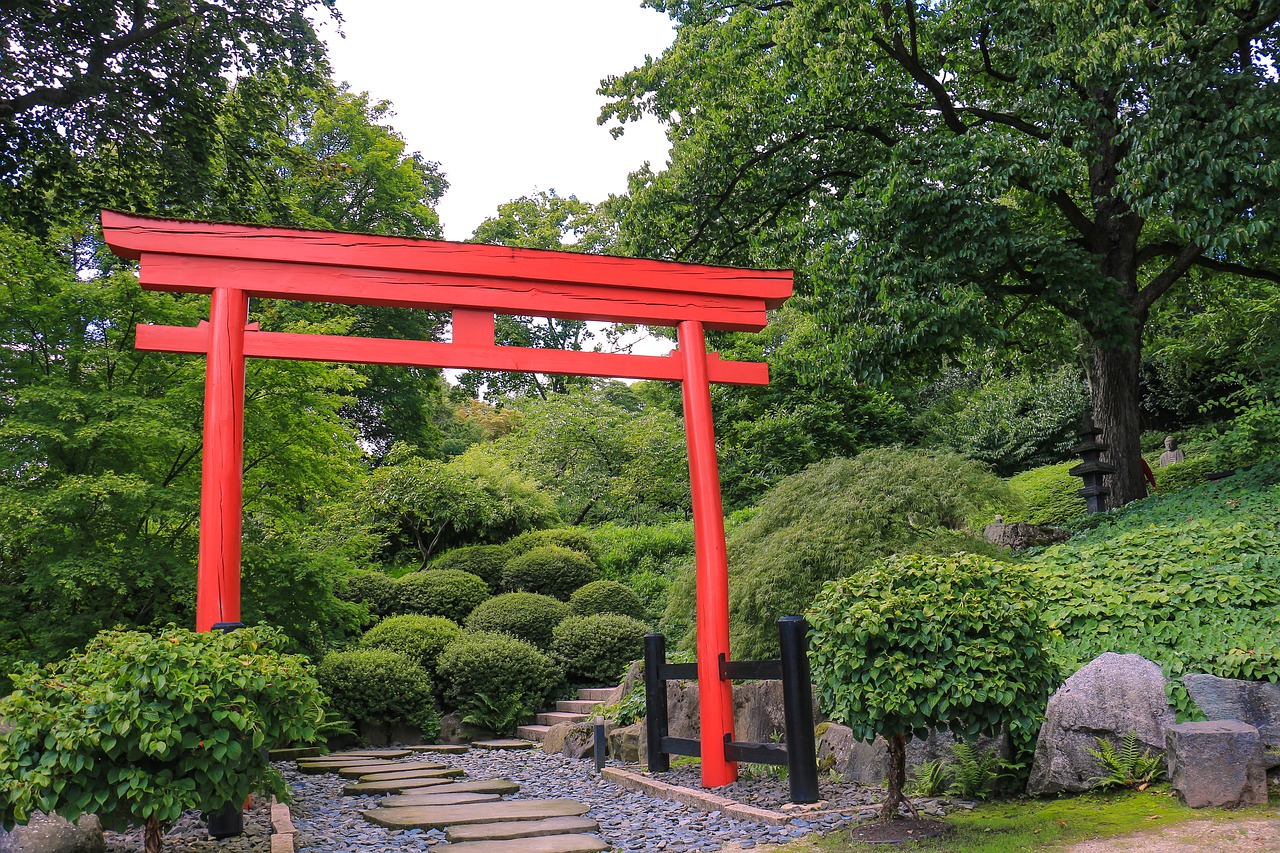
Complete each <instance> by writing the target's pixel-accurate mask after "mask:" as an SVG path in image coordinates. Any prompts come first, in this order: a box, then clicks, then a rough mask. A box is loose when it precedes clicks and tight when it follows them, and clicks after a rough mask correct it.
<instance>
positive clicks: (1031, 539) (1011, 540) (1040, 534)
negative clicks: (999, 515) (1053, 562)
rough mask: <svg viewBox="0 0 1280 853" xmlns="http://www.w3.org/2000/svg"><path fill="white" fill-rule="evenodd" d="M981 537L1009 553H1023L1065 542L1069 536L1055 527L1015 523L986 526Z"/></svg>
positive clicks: (997, 523) (998, 523)
mask: <svg viewBox="0 0 1280 853" xmlns="http://www.w3.org/2000/svg"><path fill="white" fill-rule="evenodd" d="M982 536H983V538H984V539H986V540H987V541H988V542H990V543H992V544H994V545H999V546H1001V547H1002V548H1008V549H1009V550H1010V551H1025V550H1027V549H1028V548H1035V547H1040V546H1044V545H1054V544H1056V543H1058V542H1066V541H1067V540H1068V539H1070V538H1071V534H1070V533H1068V532H1067V531H1065V530H1059V529H1058V528H1056V527H1038V526H1036V525H1034V524H1026V523H1024V522H1021V521H1015V522H1013V523H1012V524H1002V523H1000V522H996V523H995V524H988V525H987V526H986V527H985V528H983V530H982Z"/></svg>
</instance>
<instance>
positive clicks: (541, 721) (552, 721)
mask: <svg viewBox="0 0 1280 853" xmlns="http://www.w3.org/2000/svg"><path fill="white" fill-rule="evenodd" d="M586 718H587V715H586V714H562V713H561V712H559V711H543V712H542V713H541V714H539V715H538V718H537V719H536V720H535V721H534V722H536V723H537V724H538V725H540V726H554V725H556V724H557V723H580V722H582V721H583V720H585V719H586Z"/></svg>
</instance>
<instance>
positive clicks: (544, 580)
mask: <svg viewBox="0 0 1280 853" xmlns="http://www.w3.org/2000/svg"><path fill="white" fill-rule="evenodd" d="M597 577H599V570H597V569H596V564H595V562H594V561H593V560H592V559H591V558H590V557H588V556H587V555H585V554H582V553H579V552H578V551H571V550H569V549H568V548H562V547H560V546H559V545H539V546H538V547H536V548H533V549H532V550H530V551H527V552H525V553H524V554H521V555H520V556H519V557H513V558H512V559H511V560H509V561H508V562H507V565H506V566H505V567H504V568H503V569H502V586H503V588H504V589H507V590H510V591H512V592H536V593H540V594H542V595H550V596H552V597H553V598H558V599H560V600H561V601H566V600H568V598H569V596H570V595H572V594H573V591H574V590H576V589H577V588H578V587H580V586H583V585H585V584H589V583H591V582H592V581H593V580H595V579H596V578H597Z"/></svg>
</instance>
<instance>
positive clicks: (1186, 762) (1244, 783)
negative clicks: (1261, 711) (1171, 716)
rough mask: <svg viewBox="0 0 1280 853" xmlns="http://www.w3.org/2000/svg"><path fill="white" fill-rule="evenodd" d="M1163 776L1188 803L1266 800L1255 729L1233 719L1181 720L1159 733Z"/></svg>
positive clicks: (1216, 804)
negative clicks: (1165, 774)
mask: <svg viewBox="0 0 1280 853" xmlns="http://www.w3.org/2000/svg"><path fill="white" fill-rule="evenodd" d="M1165 744H1166V747H1167V750H1168V752H1167V757H1168V763H1169V779H1170V781H1171V782H1172V784H1173V787H1174V790H1176V791H1177V792H1178V793H1179V794H1180V795H1181V796H1182V799H1183V801H1185V802H1186V804H1187V805H1188V806H1190V807H1191V808H1193V809H1202V808H1207V807H1210V806H1213V807H1223V806H1227V807H1231V806H1240V805H1253V804H1259V803H1265V802H1266V801H1267V772H1266V768H1265V766H1264V764H1263V761H1262V739H1261V738H1260V737H1259V736H1258V730H1257V729H1256V728H1254V727H1253V726H1251V725H1249V724H1248V723H1242V722H1240V721H1239V720H1214V721H1210V722H1206V723H1181V724H1178V725H1172V726H1169V728H1168V730H1167V731H1166V733H1165Z"/></svg>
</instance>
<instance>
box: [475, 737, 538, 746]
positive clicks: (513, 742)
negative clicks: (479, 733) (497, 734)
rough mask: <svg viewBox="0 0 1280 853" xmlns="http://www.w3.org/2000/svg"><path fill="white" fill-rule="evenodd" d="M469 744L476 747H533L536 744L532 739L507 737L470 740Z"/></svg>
mask: <svg viewBox="0 0 1280 853" xmlns="http://www.w3.org/2000/svg"><path fill="white" fill-rule="evenodd" d="M471 745H472V746H474V747H475V748H476V749H533V748H534V747H536V746H537V744H536V743H534V742H533V741H528V740H524V739H523V738H509V737H504V738H497V739H495V740H477V741H472V743H471Z"/></svg>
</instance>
